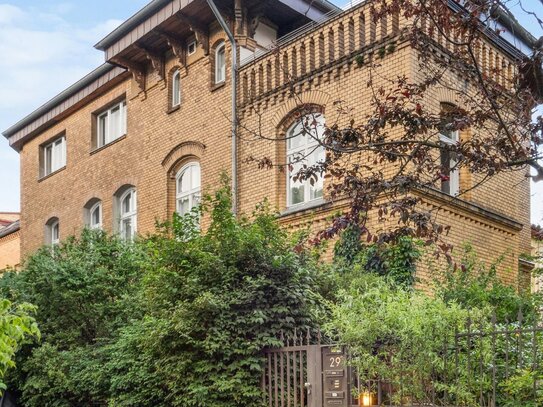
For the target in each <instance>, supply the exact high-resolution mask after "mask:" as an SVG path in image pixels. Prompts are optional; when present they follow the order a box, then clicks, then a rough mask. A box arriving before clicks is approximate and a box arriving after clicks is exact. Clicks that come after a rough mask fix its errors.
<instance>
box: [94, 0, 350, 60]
mask: <svg viewBox="0 0 543 407" xmlns="http://www.w3.org/2000/svg"><path fill="white" fill-rule="evenodd" d="M170 1H172V0H153V1H151V2H150V3H149V4H147V5H146V6H145V7H143V8H142V9H141V10H140V11H138V12H137V13H136V14H134V15H133V16H132V17H130V18H129V19H128V20H126V21H125V22H123V23H122V24H121V25H120V26H119V27H117V28H116V29H115V30H113V31H112V32H111V33H109V34H108V35H107V36H105V37H104V38H103V39H102V40H101V41H99V42H98V43H97V44H96V45H95V46H94V47H95V48H96V49H99V50H100V51H105V49H106V48H108V47H109V46H111V45H112V44H113V43H114V42H115V41H117V40H118V39H119V38H120V37H122V36H123V35H125V34H126V33H128V32H129V31H130V30H132V29H133V28H134V26H136V25H138V24H140V23H141V22H142V21H143V20H145V19H146V18H147V17H150V16H151V15H152V14H153V13H154V12H156V11H157V10H158V9H160V8H161V7H164V6H165V5H166V4H168V3H169V2H170ZM279 1H281V2H283V3H284V2H285V0H279ZM303 1H305V2H307V3H309V6H317V7H318V6H320V7H322V8H324V9H325V10H328V11H331V10H336V9H338V10H341V8H340V7H338V6H336V5H335V4H332V3H331V2H330V1H328V0H303Z"/></svg>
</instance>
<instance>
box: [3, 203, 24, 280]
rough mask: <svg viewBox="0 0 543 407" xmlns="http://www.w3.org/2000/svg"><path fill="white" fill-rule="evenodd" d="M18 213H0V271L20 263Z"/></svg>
mask: <svg viewBox="0 0 543 407" xmlns="http://www.w3.org/2000/svg"><path fill="white" fill-rule="evenodd" d="M19 216H20V215H19V214H18V213H11V212H10V213H0V271H1V270H4V269H6V268H16V267H18V266H19V265H20V263H21V230H20V226H19Z"/></svg>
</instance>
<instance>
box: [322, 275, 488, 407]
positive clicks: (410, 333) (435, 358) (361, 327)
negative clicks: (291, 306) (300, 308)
mask: <svg viewBox="0 0 543 407" xmlns="http://www.w3.org/2000/svg"><path fill="white" fill-rule="evenodd" d="M470 315H471V316H475V317H477V316H484V315H485V314H484V313H482V312H481V311H479V310H476V309H472V310H470V312H468V310H466V309H464V308H462V307H461V306H459V305H457V304H454V303H451V304H447V303H445V302H444V301H443V300H441V299H439V298H432V297H429V296H427V295H425V294H424V293H421V292H417V291H412V290H405V289H403V288H401V287H398V286H397V285H390V284H389V283H388V282H387V281H386V280H385V279H384V278H383V277H379V276H376V275H374V274H362V275H359V277H357V278H355V279H353V280H352V283H351V284H350V286H349V287H348V288H346V289H343V290H341V291H340V294H339V301H338V302H337V303H336V304H334V305H332V318H331V320H330V322H329V323H328V324H327V328H328V330H329V331H330V332H331V334H333V335H336V336H337V337H338V339H339V340H340V343H344V344H346V345H348V347H349V353H350V355H351V360H350V363H351V364H352V366H353V367H354V368H355V369H356V372H357V374H358V376H359V377H360V382H361V383H367V385H368V386H369V388H367V389H365V390H369V391H376V389H375V387H374V386H375V385H376V384H377V382H378V381H379V380H386V381H387V382H388V383H390V384H391V385H392V387H393V388H395V389H397V390H398V389H401V391H395V392H393V394H391V395H390V397H391V399H390V400H388V402H389V403H391V404H398V403H400V401H402V395H406V396H409V397H411V400H412V401H413V402H415V403H416V402H424V401H425V400H427V397H428V395H429V394H430V393H431V388H432V387H431V386H435V387H434V388H438V389H439V388H441V389H444V388H447V389H448V390H449V392H450V393H451V394H459V396H461V397H460V398H459V400H461V401H462V402H463V403H466V404H462V405H471V404H469V402H470V401H472V400H476V396H475V395H474V394H471V393H470V392H468V391H466V390H467V388H468V387H467V386H461V387H454V386H452V385H454V384H456V385H459V384H460V385H462V384H464V383H458V382H456V381H455V380H454V378H453V377H454V373H455V372H450V371H447V369H445V368H444V365H443V363H442V360H443V359H442V356H443V355H442V353H443V344H444V343H445V341H446V340H447V338H448V343H453V342H454V339H453V335H454V332H455V329H459V330H461V329H462V328H463V327H464V326H465V323H466V321H467V319H468V317H469V316H470ZM361 390H364V389H361ZM403 402H404V403H405V400H403Z"/></svg>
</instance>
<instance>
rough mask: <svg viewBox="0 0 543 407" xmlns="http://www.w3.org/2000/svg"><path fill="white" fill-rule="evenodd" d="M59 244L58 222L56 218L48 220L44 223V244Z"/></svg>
mask: <svg viewBox="0 0 543 407" xmlns="http://www.w3.org/2000/svg"><path fill="white" fill-rule="evenodd" d="M59 243H60V221H59V219H58V218H57V217H53V218H50V219H49V220H48V221H47V222H46V223H45V244H46V245H49V246H55V245H58V244H59Z"/></svg>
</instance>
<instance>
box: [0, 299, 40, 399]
mask: <svg viewBox="0 0 543 407" xmlns="http://www.w3.org/2000/svg"><path fill="white" fill-rule="evenodd" d="M35 311H36V307H34V306H33V305H30V304H28V303H21V304H13V303H11V301H9V300H6V299H3V300H0V390H1V391H0V393H2V391H3V390H6V389H7V386H6V384H5V383H4V378H5V376H6V373H7V372H8V370H9V369H12V368H14V367H15V361H14V359H15V352H17V350H18V349H19V348H20V347H21V345H22V344H23V343H24V342H25V341H27V340H29V339H31V338H39V336H40V331H39V330H38V326H37V325H36V321H35V319H34V317H33V314H34V312H35Z"/></svg>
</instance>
